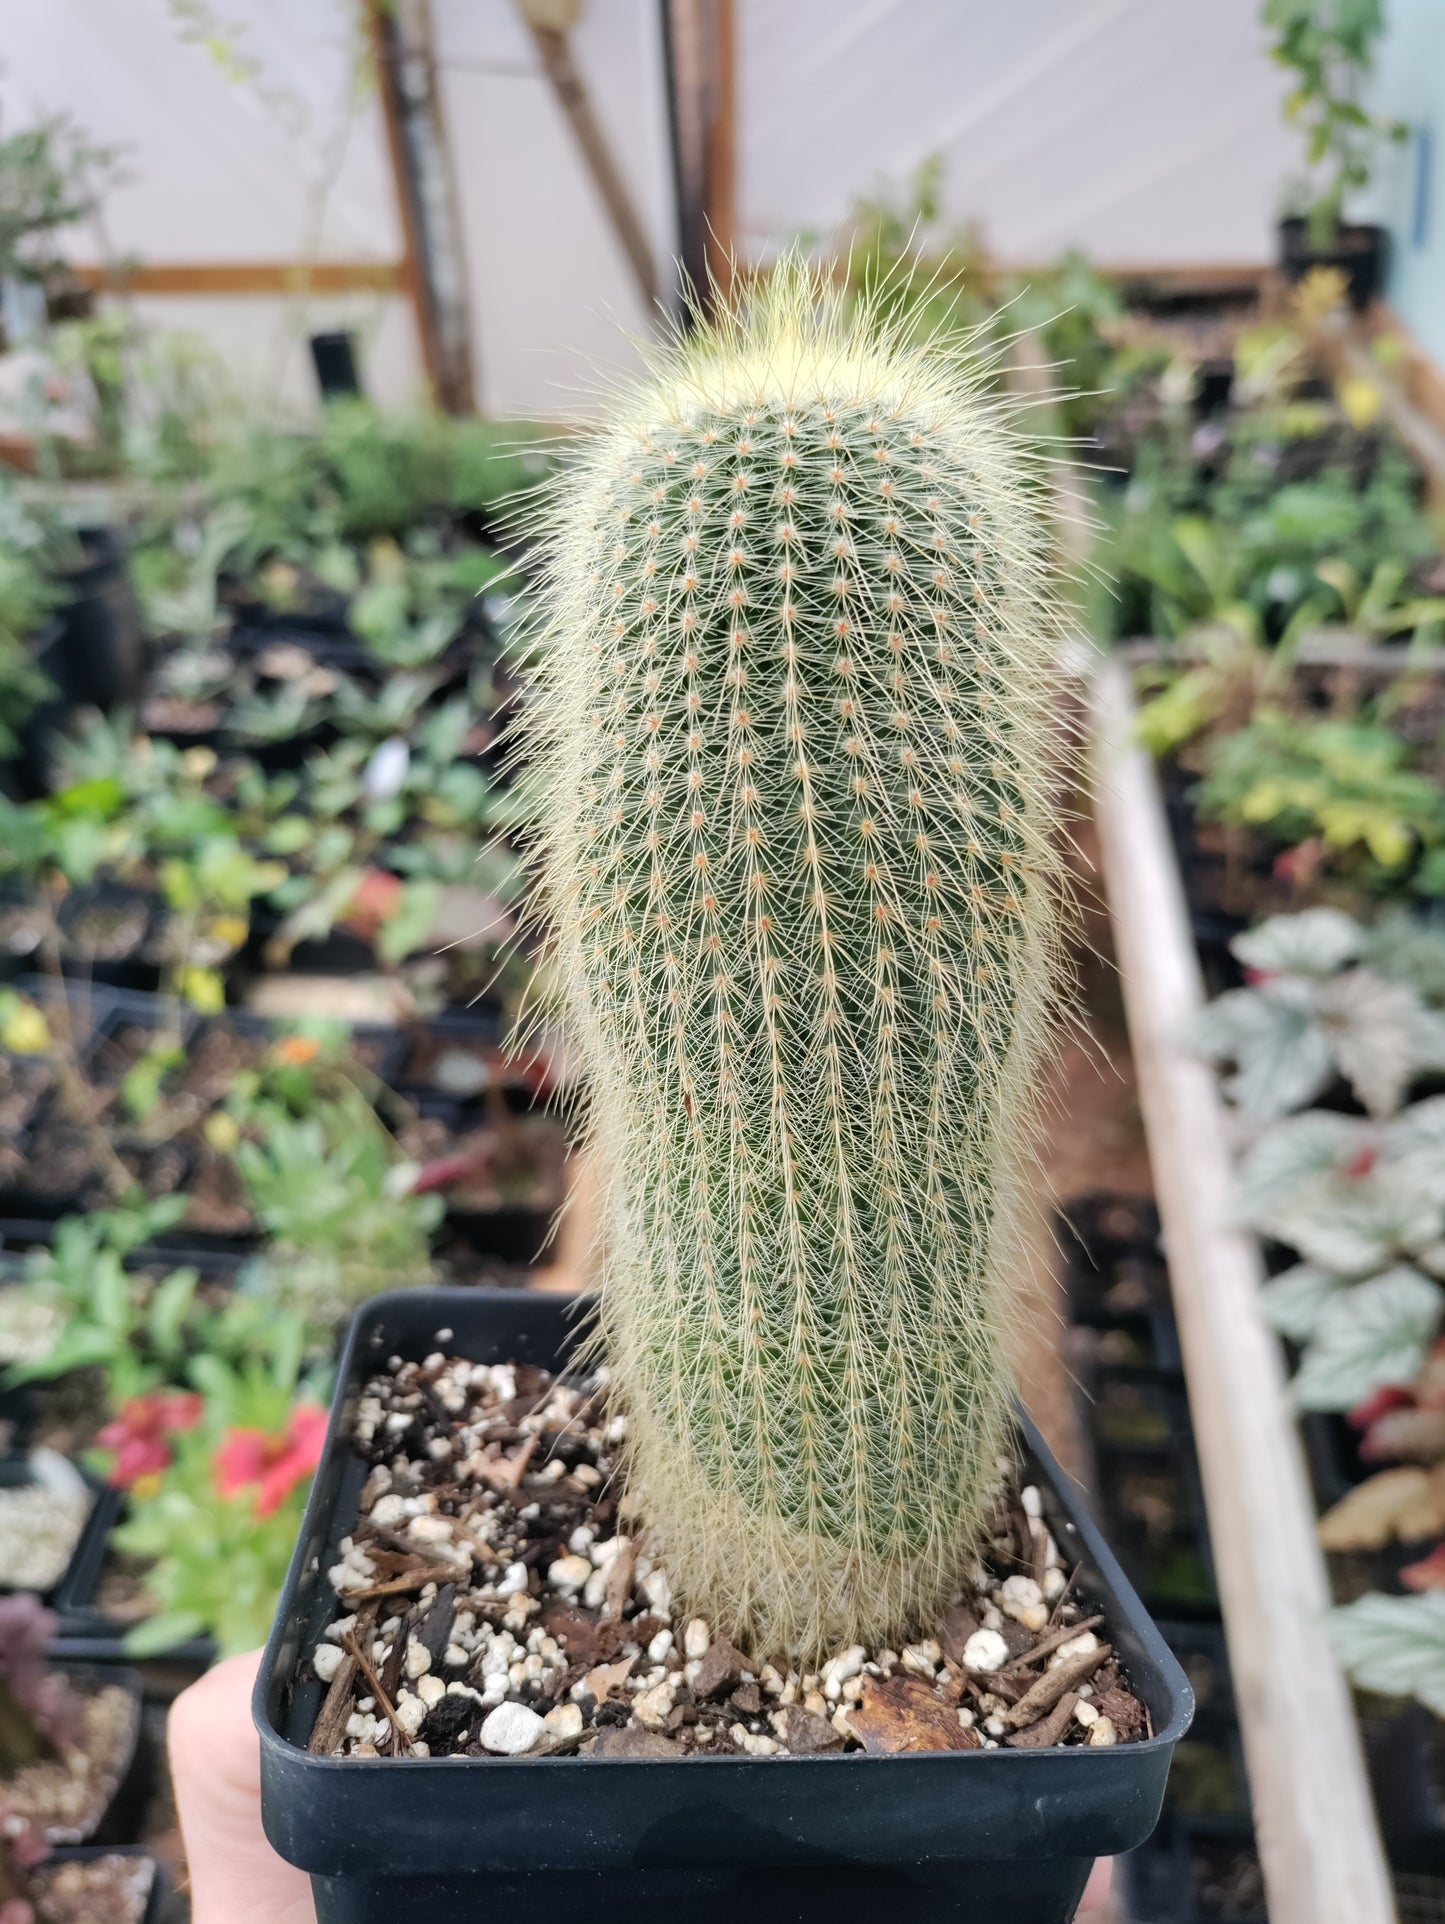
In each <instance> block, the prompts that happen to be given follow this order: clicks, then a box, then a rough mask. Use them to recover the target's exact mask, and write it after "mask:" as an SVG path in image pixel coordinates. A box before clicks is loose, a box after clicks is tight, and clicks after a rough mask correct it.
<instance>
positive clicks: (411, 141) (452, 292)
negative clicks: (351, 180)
mask: <svg viewBox="0 0 1445 1924" xmlns="http://www.w3.org/2000/svg"><path fill="white" fill-rule="evenodd" d="M366 10H367V20H368V24H369V27H370V32H371V46H372V57H373V60H374V62H375V66H376V81H377V87H378V90H379V92H380V94H381V104H382V111H383V114H384V117H385V120H386V138H387V146H388V148H389V149H390V152H391V165H392V172H393V174H394V175H395V177H396V195H397V203H398V206H399V208H400V211H401V226H402V237H403V250H404V251H403V259H402V278H403V284H404V286H405V289H406V292H407V294H408V296H409V298H410V300H411V305H412V310H413V312H414V314H415V316H416V325H417V333H418V336H419V337H420V341H421V351H422V361H423V364H424V365H425V367H426V371H427V379H428V380H429V381H430V383H431V388H432V393H433V396H434V397H435V399H436V402H437V405H438V406H439V407H442V408H445V409H446V411H447V412H448V413H449V414H470V413H472V412H473V411H474V409H475V407H476V385H475V378H474V372H473V354H472V338H471V316H470V308H469V303H468V300H467V290H466V274H465V269H464V266H463V256H462V245H461V217H460V214H459V211H458V208H457V203H456V189H455V182H454V181H453V179H452V174H451V162H450V158H449V154H448V149H447V144H446V131H445V128H444V126H443V124H442V114H441V96H440V93H439V90H438V87H437V77H436V61H435V58H434V56H433V51H432V32H431V8H430V3H429V0H366Z"/></svg>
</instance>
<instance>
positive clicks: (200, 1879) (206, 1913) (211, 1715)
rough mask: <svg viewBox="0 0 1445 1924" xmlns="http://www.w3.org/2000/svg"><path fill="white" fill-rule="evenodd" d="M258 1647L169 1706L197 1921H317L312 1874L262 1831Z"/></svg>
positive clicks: (245, 1923)
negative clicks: (255, 1689) (254, 1693)
mask: <svg viewBox="0 0 1445 1924" xmlns="http://www.w3.org/2000/svg"><path fill="white" fill-rule="evenodd" d="M260 1662H261V1653H260V1651H259V1650H257V1651H253V1652H252V1653H251V1655H250V1656H246V1657H229V1658H227V1660H226V1661H225V1662H224V1663H218V1664H217V1665H216V1667H215V1668H214V1669H213V1670H208V1671H207V1672H206V1674H205V1676H204V1677H202V1678H201V1679H200V1681H199V1682H198V1683H193V1684H192V1685H191V1687H190V1689H189V1690H184V1691H182V1693H181V1694H180V1696H179V1697H177V1698H176V1700H175V1702H174V1704H172V1706H171V1717H170V1730H169V1747H170V1755H171V1775H172V1777H173V1779H174V1780H175V1787H176V1808H177V1810H178V1811H179V1812H180V1818H181V1835H182V1837H183V1838H184V1840H185V1846H186V1861H187V1863H188V1865H189V1866H190V1874H191V1919H192V1924H316V1909H315V1906H314V1905H313V1903H312V1901H311V1879H310V1878H309V1877H308V1876H307V1875H306V1873H305V1872H304V1871H298V1870H297V1869H296V1867H295V1866H294V1865H293V1864H288V1863H287V1862H286V1861H285V1860H284V1858H280V1857H278V1856H277V1855H276V1853H275V1851H273V1850H272V1848H271V1846H270V1845H269V1844H268V1843H267V1842H266V1834H265V1832H264V1831H263V1830H262V1829H261V1740H260V1738H259V1737H258V1736H257V1735H256V1727H255V1725H254V1724H253V1723H252V1722H251V1690H252V1686H253V1685H254V1684H255V1681H256V1671H257V1669H258V1667H259V1665H260Z"/></svg>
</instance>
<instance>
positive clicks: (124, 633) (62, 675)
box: [49, 528, 145, 708]
mask: <svg viewBox="0 0 1445 1924" xmlns="http://www.w3.org/2000/svg"><path fill="white" fill-rule="evenodd" d="M77 539H78V540H79V542H80V547H81V554H82V559H81V560H80V562H79V563H78V565H77V566H76V567H74V568H68V569H66V570H65V571H64V572H63V573H62V574H60V575H59V576H58V578H57V580H58V585H59V587H60V588H61V589H62V591H63V592H64V594H65V596H66V599H65V601H64V602H63V603H62V605H61V607H60V608H59V610H58V619H59V621H60V623H61V633H60V637H59V643H58V647H57V650H56V654H55V657H54V667H53V669H50V670H49V672H51V673H53V674H54V676H55V679H56V680H57V681H58V682H59V684H60V688H61V692H62V693H63V694H64V696H65V698H66V700H67V701H70V702H85V703H88V704H90V705H91V706H92V707H96V708H115V707H117V706H119V705H120V704H121V703H123V702H133V701H135V700H136V699H137V698H138V697H139V695H140V691H141V680H142V677H143V675H144V673H145V638H144V634H143V632H142V629H141V614H140V605H139V603H138V602H137V601H136V598H135V591H134V589H133V588H132V587H131V585H130V581H129V579H128V577H127V575H126V571H125V550H124V548H123V547H122V545H121V542H120V538H119V536H118V535H117V534H116V533H115V532H114V530H113V529H110V528H82V529H80V530H79V531H78V535H77Z"/></svg>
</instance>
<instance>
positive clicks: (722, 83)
mask: <svg viewBox="0 0 1445 1924" xmlns="http://www.w3.org/2000/svg"><path fill="white" fill-rule="evenodd" d="M709 5H710V12H711V15H712V20H711V28H712V32H711V36H710V37H711V41H712V72H711V75H710V76H709V80H710V84H709V87H708V101H707V153H706V167H705V179H704V187H703V203H704V214H705V218H706V222H707V229H706V235H705V245H706V249H707V269H708V277H709V281H710V283H711V285H712V286H713V287H715V288H716V289H717V291H718V293H719V294H720V295H722V296H723V297H724V298H726V296H727V294H728V293H729V291H730V289H731V287H732V275H733V251H734V248H735V246H736V240H735V235H736V231H737V17H736V12H735V8H734V0H709Z"/></svg>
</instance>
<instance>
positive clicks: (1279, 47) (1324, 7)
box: [1263, 0, 1405, 249]
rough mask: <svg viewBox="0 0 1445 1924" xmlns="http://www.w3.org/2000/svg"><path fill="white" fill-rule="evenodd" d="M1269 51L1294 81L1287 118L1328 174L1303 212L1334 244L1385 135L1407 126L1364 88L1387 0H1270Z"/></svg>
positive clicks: (1317, 235) (1399, 133) (1313, 232)
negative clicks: (1380, 109)
mask: <svg viewBox="0 0 1445 1924" xmlns="http://www.w3.org/2000/svg"><path fill="white" fill-rule="evenodd" d="M1263 17H1264V24H1265V26H1266V27H1267V28H1268V29H1269V30H1270V32H1271V33H1272V35H1273V36H1274V38H1273V41H1272V44H1271V48H1270V51H1271V53H1272V55H1273V57H1274V59H1275V60H1276V61H1278V63H1279V65H1280V66H1282V67H1284V68H1286V69H1287V70H1288V71H1289V73H1290V75H1291V77H1292V80H1293V86H1292V89H1291V91H1290V94H1289V97H1288V99H1287V100H1286V101H1285V115H1286V118H1287V119H1289V120H1291V121H1293V122H1294V123H1295V124H1296V125H1298V126H1299V127H1300V128H1301V129H1302V130H1303V132H1304V137H1305V157H1306V159H1307V161H1308V163H1309V166H1310V167H1311V169H1313V170H1317V171H1318V170H1322V171H1323V179H1322V181H1321V183H1320V189H1319V192H1318V194H1317V196H1316V198H1315V199H1314V200H1313V201H1312V202H1311V203H1310V205H1309V206H1308V208H1307V210H1306V213H1305V219H1306V223H1307V227H1308V232H1309V240H1310V245H1311V246H1312V247H1314V248H1316V249H1326V248H1329V247H1331V246H1332V245H1333V244H1334V242H1335V240H1336V237H1337V236H1338V234H1339V229H1340V222H1341V220H1342V219H1343V217H1344V208H1345V202H1346V200H1347V198H1348V197H1349V195H1351V194H1352V193H1355V192H1358V190H1359V189H1360V188H1362V187H1367V186H1368V185H1369V181H1370V172H1371V168H1372V165H1373V162H1374V155H1375V150H1376V148H1377V147H1378V145H1379V142H1380V141H1381V139H1382V138H1388V139H1391V140H1398V139H1401V138H1403V136H1404V133H1405V129H1404V128H1403V127H1402V126H1401V125H1400V124H1399V123H1398V122H1396V121H1391V120H1386V119H1384V118H1382V117H1380V116H1377V115H1372V114H1371V113H1369V112H1368V111H1367V109H1366V108H1365V107H1364V106H1363V105H1362V104H1361V101H1360V94H1361V92H1362V90H1363V87H1364V83H1365V81H1366V80H1367V79H1368V78H1369V74H1370V69H1371V66H1372V64H1373V60H1374V52H1375V43H1376V42H1377V41H1378V39H1379V37H1380V35H1381V33H1382V32H1383V31H1384V27H1385V9H1384V0H1265V4H1264V16H1263Z"/></svg>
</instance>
